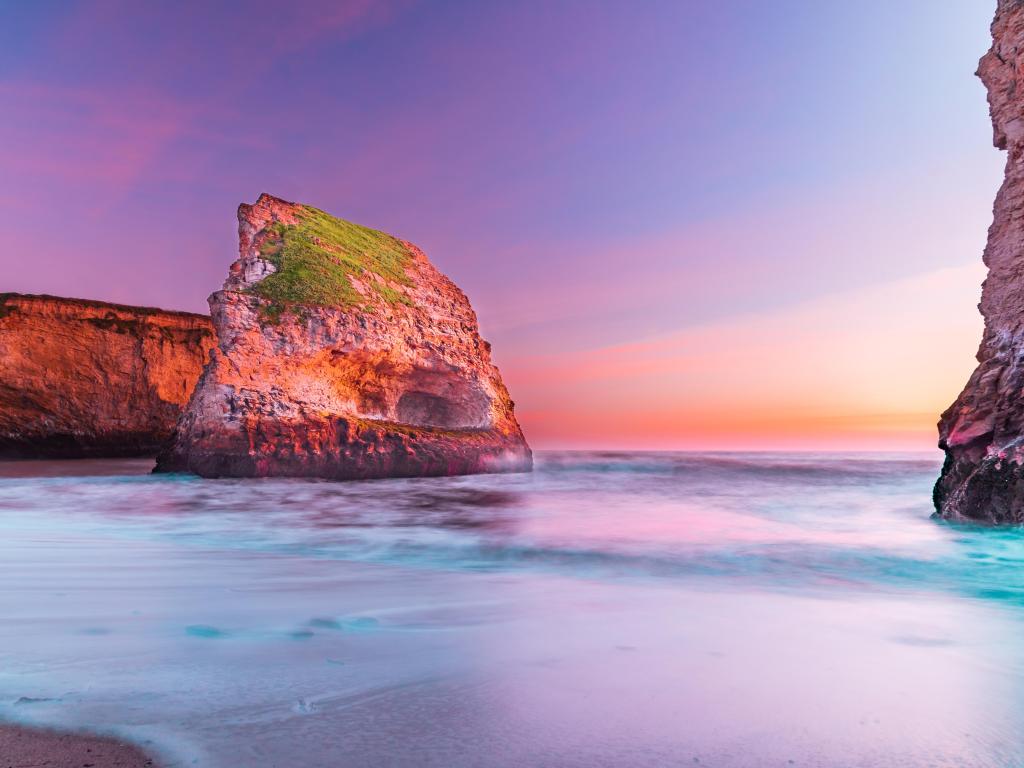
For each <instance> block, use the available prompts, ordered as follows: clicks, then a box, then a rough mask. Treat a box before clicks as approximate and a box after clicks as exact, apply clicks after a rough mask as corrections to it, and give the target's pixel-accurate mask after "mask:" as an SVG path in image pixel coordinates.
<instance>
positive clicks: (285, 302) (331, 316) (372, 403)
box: [155, 194, 532, 479]
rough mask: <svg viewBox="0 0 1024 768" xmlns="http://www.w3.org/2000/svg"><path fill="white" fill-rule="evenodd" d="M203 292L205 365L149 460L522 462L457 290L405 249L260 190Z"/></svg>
mask: <svg viewBox="0 0 1024 768" xmlns="http://www.w3.org/2000/svg"><path fill="white" fill-rule="evenodd" d="M238 235H239V256H238V258H237V260H236V261H235V262H234V263H233V264H232V265H231V268H230V272H229V275H228V277H227V280H226V281H225V283H224V285H223V288H222V289H221V290H219V291H217V292H215V293H214V294H212V295H211V296H210V299H209V302H210V311H211V317H212V320H213V325H214V328H215V332H216V335H217V346H216V347H215V348H214V350H213V353H212V355H211V358H210V362H209V364H208V365H207V367H206V369H205V370H204V372H203V374H202V376H201V377H200V379H199V382H198V384H197V385H196V388H195V391H194V393H193V395H192V398H191V400H190V401H189V404H188V406H187V407H186V409H185V412H184V413H183V414H182V417H181V419H180V420H179V422H178V426H177V430H176V432H175V435H174V438H173V440H172V442H171V443H170V444H169V446H168V447H167V449H166V450H164V451H163V452H161V454H160V455H159V456H158V459H157V466H156V470H155V471H157V472H192V473H195V474H198V475H201V476H203V477H265V476H283V477H322V478H332V479H359V478H380V477H415V476H431V475H458V474H470V473H477V472H507V471H528V470H530V469H531V468H532V454H531V451H530V448H529V446H528V445H527V443H526V440H525V439H524V437H523V433H522V430H521V429H520V428H519V424H518V423H517V422H516V419H515V416H514V414H513V403H512V400H511V398H510V397H509V393H508V390H507V389H506V388H505V385H504V383H503V382H502V379H501V376H500V374H499V372H498V369H497V368H496V367H495V366H494V365H493V363H492V362H491V356H490V345H489V344H488V343H487V342H486V341H484V340H483V339H482V338H481V337H480V333H479V329H478V326H477V319H476V315H475V313H474V312H473V309H472V307H471V306H470V303H469V300H468V299H467V298H466V296H465V294H463V293H462V291H461V290H459V288H458V287H457V286H456V285H455V284H454V283H453V282H452V281H451V280H449V279H448V278H447V277H445V276H444V275H443V274H441V272H439V271H438V270H437V269H436V268H435V267H434V266H433V265H432V264H431V263H430V261H429V260H428V259H427V257H426V256H425V255H424V254H423V252H422V251H421V250H420V249H419V248H417V247H416V246H414V245H412V244H411V243H408V242H406V241H404V240H399V239H397V238H395V237H392V236H391V235H388V234H385V233H383V232H379V231H377V230H373V229H368V228H366V227H362V226H359V225H357V224H353V223H351V222H348V221H344V220H342V219H338V218H335V217H334V216H331V215H329V214H327V213H324V212H323V211H321V210H318V209H316V208H313V207H311V206H308V205H302V204H297V203H291V202H288V201H286V200H281V199H279V198H276V197H272V196H270V195H267V194H263V195H260V197H259V199H258V200H257V201H256V202H255V203H254V204H252V205H246V204H243V205H241V206H239V208H238Z"/></svg>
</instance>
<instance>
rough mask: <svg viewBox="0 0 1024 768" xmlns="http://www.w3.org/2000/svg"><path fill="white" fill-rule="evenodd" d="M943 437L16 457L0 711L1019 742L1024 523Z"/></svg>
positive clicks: (318, 761) (423, 742)
mask: <svg viewBox="0 0 1024 768" xmlns="http://www.w3.org/2000/svg"><path fill="white" fill-rule="evenodd" d="M938 467H939V462H938V459H937V458H936V457H933V456H931V455H928V456H921V455H907V454H888V455H882V454H879V455H867V454H859V455H838V454H833V455H808V454H749V455H745V454H706V455H697V454H667V453H661V454H627V453H561V454H560V453H547V454H541V455H540V457H539V460H538V467H537V471H536V472H534V473H532V474H529V475H505V476H486V477H479V476H478V477H468V478H445V479H427V480H394V481H374V482H360V483H328V482H311V481H282V480H258V481H208V480H200V479H198V478H192V477H185V476H179V477H173V476H171V477H169V476H151V475H148V474H146V473H147V471H148V469H149V463H148V462H138V461H118V462H46V463H42V462H38V463H37V462H25V463H9V464H2V465H0V616H2V617H3V619H2V621H0V715H2V716H4V717H6V718H8V719H15V720H18V721H24V722H32V723H42V724H48V725H60V726H66V727H88V728H91V729H94V730H99V731H101V732H108V733H116V734H118V735H121V736H126V737H129V738H131V739H134V740H136V741H138V742H140V743H145V744H146V745H147V746H148V747H149V748H150V749H152V750H153V751H155V752H156V753H158V754H159V755H161V756H162V757H163V758H164V760H165V762H166V763H167V764H168V765H200V766H217V767H224V768H228V767H230V768H235V767H237V766H249V765H274V766H282V767H285V766H332V767H333V766H434V765H436V766H537V765H551V766H577V765H578V766H604V765H607V766H663V765H698V764H700V765H708V766H770V765H780V766H789V765H804V766H982V767H984V766H999V767H1000V768H1005V767H1006V766H1017V765H1022V766H1024V757H1022V756H1024V729H1022V728H1021V725H1022V724H1024V723H1022V720H1024V715H1022V712H1024V709H1022V707H1021V704H1022V701H1021V699H1022V697H1024V685H1022V682H1024V644H1022V642H1021V638H1022V629H1024V623H1022V619H1024V569H1022V566H1024V535H1022V534H1021V532H1020V531H1018V530H1001V531H997V530H989V529H980V528H962V527H954V526H950V525H947V524H944V523H940V522H936V521H933V520H931V519H930V513H931V508H930V487H931V483H932V482H933V481H934V478H935V476H936V474H937V472H938Z"/></svg>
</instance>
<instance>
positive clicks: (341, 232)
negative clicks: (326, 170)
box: [249, 205, 412, 323]
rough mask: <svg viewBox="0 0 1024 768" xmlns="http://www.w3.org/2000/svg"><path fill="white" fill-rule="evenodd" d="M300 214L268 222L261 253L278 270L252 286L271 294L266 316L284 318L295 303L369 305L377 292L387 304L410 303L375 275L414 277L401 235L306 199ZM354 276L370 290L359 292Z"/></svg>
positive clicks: (394, 279)
mask: <svg viewBox="0 0 1024 768" xmlns="http://www.w3.org/2000/svg"><path fill="white" fill-rule="evenodd" d="M297 218H298V221H297V222H296V223H295V224H292V225H288V224H282V223H280V222H277V223H274V224H272V225H270V226H269V227H268V228H267V234H268V236H267V239H266V240H265V241H264V242H263V243H262V245H261V246H260V256H262V257H263V258H264V259H266V260H267V261H269V262H270V263H271V264H273V265H274V267H275V268H276V270H277V271H276V272H274V273H273V274H271V275H268V276H267V277H265V278H263V279H262V280H261V281H260V282H258V283H256V285H254V286H252V288H250V289H249V292H250V293H253V294H255V295H257V296H260V297H261V298H264V299H266V300H267V303H266V304H265V305H264V306H263V309H262V310H261V311H262V314H263V316H264V317H265V318H266V319H267V320H269V321H270V322H274V323H276V322H278V321H280V319H281V315H283V314H284V313H285V312H288V311H290V310H291V309H292V307H293V306H295V305H302V306H320V307H342V308H347V307H361V308H363V309H368V308H369V307H370V306H371V305H372V303H373V302H372V301H371V299H372V298H373V297H374V295H375V296H376V298H378V299H379V300H380V301H382V302H384V303H386V304H408V305H411V304H412V302H411V301H410V300H409V298H408V297H407V296H406V295H405V294H404V293H402V292H401V291H398V290H395V288H393V287H392V286H391V285H388V284H387V283H386V282H381V281H379V280H376V279H374V278H373V277H372V275H373V274H375V275H379V276H380V277H382V278H384V280H385V281H389V282H392V283H397V284H399V285H408V284H409V283H410V280H409V277H408V275H406V273H405V269H406V267H407V266H408V265H409V264H410V263H411V260H412V256H411V254H410V253H409V250H408V249H407V248H406V247H405V246H404V245H402V243H401V241H399V240H398V239H397V238H394V237H392V236H391V235H389V234H387V233H385V232H379V231H377V230H375V229H369V228H368V227H361V226H359V225H358V224H353V223H352V222H350V221H345V220H344V219H337V218H335V217H334V216H331V215H330V214H327V213H324V212H323V211H321V210H319V209H317V208H313V207H311V206H308V205H303V206H300V207H299V210H298V216H297ZM352 277H354V278H356V279H359V280H361V281H362V283H363V284H364V285H365V286H366V288H367V290H368V291H369V292H370V294H371V296H363V295H362V294H360V293H359V291H357V290H356V289H355V288H354V287H353V286H352V282H351V280H350V278H352Z"/></svg>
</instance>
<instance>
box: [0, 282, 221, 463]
mask: <svg viewBox="0 0 1024 768" xmlns="http://www.w3.org/2000/svg"><path fill="white" fill-rule="evenodd" d="M213 345H214V336H213V327H212V326H211V324H210V318H208V317H205V316H204V315H193V314H189V313H187V312H165V311H164V310H160V309H149V308H146V307H129V306H123V305H120V304H106V303H104V302H99V301H84V300H81V299H62V298H57V297H55V296H25V295H21V294H15V293H6V294H0V458H8V459H9V458H83V457H110V456H153V455H155V454H156V453H157V451H158V450H159V449H160V448H161V447H163V445H164V444H165V443H166V442H167V441H168V439H169V438H170V436H171V433H172V432H173V430H174V425H175V423H176V422H177V420H178V416H179V415H180V414H181V411H182V409H183V407H184V405H185V403H186V402H188V398H189V395H190V394H191V393H192V389H193V387H194V386H195V383H196V380H197V379H198V378H199V374H200V372H201V371H202V370H203V365H204V364H205V363H206V360H207V356H208V354H209V351H210V349H211V348H212V347H213Z"/></svg>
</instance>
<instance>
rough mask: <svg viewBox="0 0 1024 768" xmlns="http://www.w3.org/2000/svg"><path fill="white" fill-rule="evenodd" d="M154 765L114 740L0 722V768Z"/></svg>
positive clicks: (130, 767) (136, 767)
mask: <svg viewBox="0 0 1024 768" xmlns="http://www.w3.org/2000/svg"><path fill="white" fill-rule="evenodd" d="M28 766H46V767H47V768H82V766H92V767H93V768H153V767H154V766H156V763H155V762H154V761H153V760H152V759H151V758H150V757H147V756H146V754H145V753H143V752H142V750H140V749H138V748H137V747H134V746H131V745H130V744H122V743H121V742H118V741H116V740H114V739H103V738H100V737H98V736H88V735H85V734H80V733H60V732H57V731H45V730H38V729H35V728H23V727H21V726H16V725H0V768H27V767H28Z"/></svg>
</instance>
